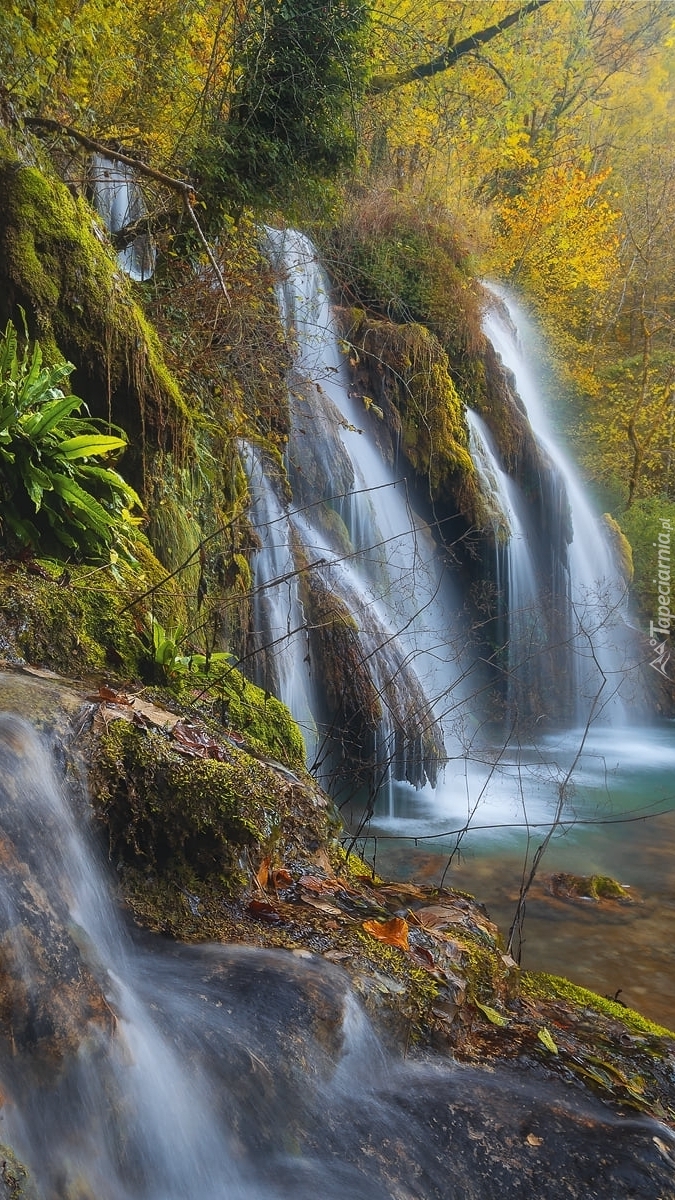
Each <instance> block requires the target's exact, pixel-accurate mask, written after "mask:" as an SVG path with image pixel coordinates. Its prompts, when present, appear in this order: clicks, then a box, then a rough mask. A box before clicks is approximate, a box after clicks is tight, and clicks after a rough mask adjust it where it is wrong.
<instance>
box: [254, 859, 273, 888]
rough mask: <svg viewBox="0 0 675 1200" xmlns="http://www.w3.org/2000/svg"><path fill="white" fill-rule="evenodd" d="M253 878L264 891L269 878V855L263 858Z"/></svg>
mask: <svg viewBox="0 0 675 1200" xmlns="http://www.w3.org/2000/svg"><path fill="white" fill-rule="evenodd" d="M255 877H256V879H257V880H258V883H259V884H260V886H261V888H263V889H264V888H266V887H267V884H268V882H269V877H270V856H269V854H267V855H265V858H263V860H262V862H261V864H260V866H259V867H258V870H257V871H256V873H255Z"/></svg>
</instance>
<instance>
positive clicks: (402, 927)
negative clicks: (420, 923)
mask: <svg viewBox="0 0 675 1200" xmlns="http://www.w3.org/2000/svg"><path fill="white" fill-rule="evenodd" d="M363 928H364V929H365V931H366V933H372V935H373V937H375V938H377V940H378V942H385V943H386V944H387V946H398V947H399V948H400V949H401V950H409V949H410V946H409V944H408V922H407V921H404V920H403V917H392V918H391V920H390V921H364V922H363Z"/></svg>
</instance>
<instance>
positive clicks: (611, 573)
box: [484, 293, 637, 725]
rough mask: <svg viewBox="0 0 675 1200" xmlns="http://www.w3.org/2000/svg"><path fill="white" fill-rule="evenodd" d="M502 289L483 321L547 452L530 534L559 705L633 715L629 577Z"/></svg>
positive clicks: (593, 716)
mask: <svg viewBox="0 0 675 1200" xmlns="http://www.w3.org/2000/svg"><path fill="white" fill-rule="evenodd" d="M497 294H498V293H497ZM499 299H500V303H498V304H496V305H495V306H493V307H492V308H490V309H489V310H488V312H487V314H486V316H485V319H484V330H485V333H486V334H487V336H488V338H489V339H490V341H491V343H492V345H493V347H494V349H495V350H496V352H497V353H498V354H499V356H500V358H501V360H502V363H503V365H504V367H505V368H506V369H507V371H509V372H511V373H512V378H513V380H514V381H515V389H516V392H517V395H518V396H519V398H520V400H521V401H522V403H523V404H524V406H525V409H526V412H527V417H528V420H529V423H530V426H531V428H532V431H533V433H534V436H535V438H536V441H537V444H538V446H539V448H540V451H541V456H542V469H541V477H540V495H541V501H540V502H541V507H540V509H539V511H538V512H537V511H534V512H531V513H530V515H529V518H528V522H527V533H526V534H525V540H527V538H528V537H529V539H530V541H531V544H532V546H533V547H534V548H536V551H535V552H536V556H537V570H538V576H539V582H538V588H539V609H540V611H541V613H542V615H543V617H544V620H545V622H546V624H547V626H548V630H547V641H548V651H547V653H548V654H549V656H550V662H551V665H552V673H550V674H549V680H548V684H547V692H548V694H549V696H550V699H551V703H552V707H553V713H552V714H551V715H553V717H556V716H557V717H558V719H560V717H561V716H562V718H563V720H565V718H567V720H568V721H569V720H570V718H571V720H572V722H573V723H576V724H578V725H584V724H585V723H586V722H587V721H589V720H592V721H596V720H598V719H601V720H612V721H614V722H615V723H625V721H626V708H625V703H624V694H626V696H627V697H628V698H629V699H630V698H633V697H632V696H631V676H632V675H633V674H634V673H635V671H636V668H637V661H636V648H635V646H634V645H632V644H631V643H632V638H631V635H630V631H629V630H628V628H627V626H626V623H625V620H624V612H625V591H626V585H625V582H624V581H623V580H622V579H621V578H620V575H619V572H618V570H617V567H616V565H615V562H614V560H613V556H612V552H611V548H610V546H609V543H608V539H607V538H606V536H605V535H604V533H603V530H602V526H601V522H600V519H599V517H598V516H597V515H596V514H595V513H594V512H593V510H592V507H591V504H590V503H589V501H588V499H587V496H586V494H585V491H584V488H583V487H582V485H581V483H580V481H579V479H578V477H577V474H576V472H575V470H574V468H573V467H572V465H571V463H570V462H569V460H568V458H567V456H566V455H565V453H564V452H563V450H562V449H561V447H560V445H559V442H558V439H556V438H555V437H554V436H553V434H552V431H551V428H550V424H549V420H548V418H547V415H546V412H545V408H544V401H543V397H542V392H541V388H540V387H539V386H538V385H537V383H536V380H535V378H534V376H533V373H532V371H531V369H530V367H529V364H528V360H527V356H526V354H525V353H524V352H523V349H522V346H521V343H520V341H519V337H518V332H517V330H518V328H523V327H524V326H525V321H524V318H523V316H522V314H521V313H519V312H518V310H517V308H516V307H515V305H514V304H513V302H512V301H510V300H509V299H508V298H507V297H505V296H503V295H502V296H500V298H499ZM542 529H543V530H544V531H545V536H544V537H542ZM542 661H543V660H542ZM561 700H562V704H561V703H560V701H561ZM556 706H557V707H556Z"/></svg>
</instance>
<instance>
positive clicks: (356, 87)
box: [194, 0, 368, 212]
mask: <svg viewBox="0 0 675 1200" xmlns="http://www.w3.org/2000/svg"><path fill="white" fill-rule="evenodd" d="M367 14H368V9H367V6H366V5H365V4H363V3H362V0H344V2H343V3H340V2H338V0H328V2H327V3H325V2H323V0H322V2H320V3H319V2H317V0H309V2H307V0H281V2H280V0H264V2H263V3H262V4H261V5H259V6H256V7H255V8H254V7H253V6H251V7H250V8H249V10H248V12H247V14H246V17H245V19H244V23H243V30H242V34H241V37H240V39H239V42H238V45H237V46H236V47H235V51H234V76H235V78H238V83H237V85H236V87H235V91H234V95H233V96H231V97H229V119H228V120H227V122H222V123H219V122H215V123H213V124H212V125H211V126H210V127H209V128H208V129H207V130H206V131H205V133H204V134H202V136H201V139H198V144H197V148H196V150H195V158H194V165H195V167H196V174H197V176H198V178H199V181H200V192H201V194H202V195H203V196H204V197H205V199H206V202H207V206H209V207H210V208H211V209H212V210H213V211H214V212H217V210H218V208H220V207H224V208H225V209H228V208H233V209H235V210H237V209H241V208H243V207H244V206H246V205H251V204H252V205H254V206H260V205H266V204H273V203H279V202H283V203H284V205H287V203H288V199H289V194H290V193H293V192H294V191H298V190H302V189H303V187H304V186H305V182H306V181H309V182H311V181H312V180H316V179H320V180H321V179H330V178H332V177H333V176H335V175H336V173H337V172H338V171H339V170H340V169H341V168H343V167H345V166H348V165H350V164H351V163H352V162H353V161H354V158H355V154H356V131H355V122H354V105H355V102H356V100H357V99H358V98H359V97H360V95H361V94H362V92H363V87H364V82H365V69H364V63H365V32H366V29H367Z"/></svg>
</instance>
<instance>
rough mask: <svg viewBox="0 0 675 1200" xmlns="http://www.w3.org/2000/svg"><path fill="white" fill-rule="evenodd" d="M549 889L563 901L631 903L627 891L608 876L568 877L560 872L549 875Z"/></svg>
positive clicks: (568, 875) (630, 897)
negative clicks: (616, 901)
mask: <svg viewBox="0 0 675 1200" xmlns="http://www.w3.org/2000/svg"><path fill="white" fill-rule="evenodd" d="M549 889H550V891H551V892H552V894H553V895H554V896H560V897H562V898H563V899H565V900H596V901H597V900H618V901H620V902H621V903H623V904H632V903H633V898H632V896H631V894H630V892H629V891H628V889H627V888H625V887H622V886H621V884H620V883H617V881H616V879H611V878H610V876H609V875H570V874H567V873H565V872H561V873H559V874H557V875H551V877H550V879H549Z"/></svg>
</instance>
